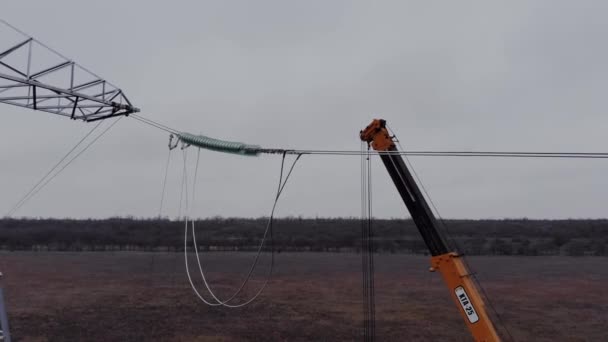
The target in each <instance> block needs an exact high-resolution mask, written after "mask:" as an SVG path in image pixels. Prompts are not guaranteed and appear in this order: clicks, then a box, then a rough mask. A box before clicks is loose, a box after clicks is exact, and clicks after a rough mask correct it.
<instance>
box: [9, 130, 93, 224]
mask: <svg viewBox="0 0 608 342" xmlns="http://www.w3.org/2000/svg"><path fill="white" fill-rule="evenodd" d="M102 123H103V121H100V122H99V123H98V124H96V125H95V126H94V127H93V128H92V129H91V130H90V131H89V132H88V133H87V134H85V135H84V136H83V137H82V138H81V139H80V140H79V141H78V142H77V143H76V145H74V147H72V148H71V149H70V150H69V151H68V152H67V153H66V154H65V155H64V156H63V157H62V158H61V159H59V161H58V162H57V163H56V164H55V165H53V167H51V169H50V170H49V171H48V172H47V173H46V174H45V175H44V176H42V178H40V180H39V181H38V182H37V183H36V184H34V186H32V188H31V189H30V190H29V191H28V192H27V193H26V194H25V195H23V197H21V199H19V201H18V202H17V203H16V204H15V205H14V206H13V207H12V208H11V210H9V211H8V213H7V214H6V216H7V217H10V216H11V215H12V214H13V213H14V212H15V211H16V210H17V209H18V208H20V207H21V204H22V203H23V202H24V201H25V200H26V199H27V198H28V197H29V196H30V194H31V193H32V192H34V190H36V188H38V186H39V185H40V184H42V182H44V180H45V179H46V178H47V177H48V176H50V174H51V173H53V171H55V169H57V168H58V167H59V165H61V163H63V161H64V160H66V159H67V158H68V157H69V156H70V154H72V152H74V150H76V149H77V148H78V146H80V144H82V142H83V141H85V140H86V139H87V138H88V137H89V136H90V135H91V134H92V133H93V132H94V131H95V130H96V129H97V128H98V127H99V126H100V125H101V124H102Z"/></svg>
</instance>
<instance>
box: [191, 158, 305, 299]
mask: <svg viewBox="0 0 608 342" xmlns="http://www.w3.org/2000/svg"><path fill="white" fill-rule="evenodd" d="M198 156H200V149H199V154H198ZM198 156H197V163H196V169H195V176H194V181H193V182H194V183H193V184H194V186H196V178H197V173H198V164H199V158H198ZM285 157H286V154H283V158H282V159H281V171H280V176H279V185H278V188H277V193H276V196H275V200H274V203H273V206H272V210H271V212H270V216H269V219H268V223H267V225H266V229H265V231H264V235H263V237H262V241H261V242H260V245H259V246H258V250H257V253H256V256H255V258H254V260H253V262H252V264H251V267H250V269H249V272H248V273H247V276H246V277H245V280H244V281H243V282H242V283H241V285H240V286H239V288H238V289H237V290H236V291H235V292H234V294H233V295H232V296H230V297H229V298H228V299H226V300H221V299H219V298H218V296H217V295H216V294H215V293H214V291H213V290H212V289H211V286H210V284H209V282H208V280H207V277H206V275H205V271H204V269H203V265H202V263H201V260H200V256H199V253H198V244H197V243H196V241H197V239H196V228H195V222H194V221H193V220H192V221H191V224H192V242H193V249H194V251H195V255H196V260H197V264H198V268H199V273H200V275H201V278H202V279H203V283H204V285H205V288H206V289H207V291H208V293H209V294H210V295H211V297H212V298H213V299H214V300H215V302H214V303H211V302H209V301H207V300H205V299H204V298H203V297H202V296H201V295H200V293H199V292H198V290H197V289H196V287H195V286H194V283H193V281H192V277H191V276H190V271H189V266H188V257H187V253H188V252H187V234H188V216H186V220H185V222H186V225H185V229H184V256H185V263H186V273H187V275H188V280H189V282H190V285H191V287H192V289H193V290H194V292H195V293H196V295H197V296H198V297H199V298H200V299H201V300H202V301H203V302H204V303H205V304H207V305H211V306H219V305H221V306H225V307H229V308H239V307H243V306H246V305H248V304H250V303H251V302H253V301H254V300H255V299H257V298H258V297H259V296H260V295H261V294H262V292H263V291H264V289H265V288H266V286H267V285H268V283H269V282H270V279H271V277H272V273H273V270H274V242H273V222H274V212H275V209H276V206H277V204H278V201H279V198H280V196H281V194H282V192H283V190H284V189H285V186H286V184H287V181H288V180H289V177H290V176H291V173H292V171H293V169H294V167H295V165H296V163H297V162H298V160H299V159H300V158H301V155H298V156H297V157H296V159H295V160H294V161H293V163H292V165H291V167H290V169H289V172H288V173H287V176H286V177H285V180H284V181H283V171H284V166H285ZM192 196H193V200H192V203H193V204H194V197H195V189H193V194H192ZM269 235H270V240H271V241H270V246H271V263H270V269H269V271H268V275H267V277H266V280H265V281H264V283H263V284H262V286H261V287H260V288H259V290H258V291H257V292H256V293H255V294H254V295H253V296H252V297H251V298H249V299H248V300H247V301H245V302H243V303H239V304H229V302H231V301H233V300H234V299H235V298H236V297H237V296H238V295H239V294H240V293H241V292H242V290H243V289H244V288H245V286H246V285H247V283H248V282H249V280H250V279H251V277H252V275H253V272H254V270H255V268H256V267H257V264H258V261H259V258H260V256H261V253H262V250H263V247H264V245H265V242H266V239H267V237H268V236H269Z"/></svg>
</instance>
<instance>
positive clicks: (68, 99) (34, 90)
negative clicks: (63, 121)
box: [0, 19, 139, 122]
mask: <svg viewBox="0 0 608 342" xmlns="http://www.w3.org/2000/svg"><path fill="white" fill-rule="evenodd" d="M0 24H4V26H2V25H0V103H6V104H10V105H14V106H19V107H24V108H29V109H33V110H40V111H44V112H48V113H53V114H58V115H62V116H67V117H69V118H71V119H74V120H83V121H87V122H90V121H96V120H103V119H106V118H110V117H115V116H120V115H129V114H131V113H137V112H139V109H138V108H136V107H134V106H133V105H132V104H131V101H129V99H128V98H127V96H126V95H125V93H124V92H123V91H122V90H121V89H120V88H118V87H116V86H114V85H112V84H111V83H109V82H107V81H106V80H104V79H102V78H101V77H99V76H97V75H95V74H94V73H92V72H91V71H89V70H87V69H86V68H84V67H82V66H80V65H78V64H77V63H75V62H74V61H72V60H70V59H68V58H66V57H64V56H63V55H61V54H60V53H58V52H57V51H55V50H53V49H51V48H50V47H48V46H46V45H45V44H43V43H41V42H40V41H38V40H36V39H34V38H32V37H30V36H29V35H27V34H25V33H23V32H22V31H20V30H18V29H17V28H15V27H13V26H11V25H10V24H9V23H7V22H6V21H4V20H2V19H0ZM4 29H6V30H4Z"/></svg>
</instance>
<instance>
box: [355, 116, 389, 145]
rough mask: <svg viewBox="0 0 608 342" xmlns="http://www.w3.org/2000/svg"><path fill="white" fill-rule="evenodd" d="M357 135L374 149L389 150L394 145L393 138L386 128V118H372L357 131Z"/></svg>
mask: <svg viewBox="0 0 608 342" xmlns="http://www.w3.org/2000/svg"><path fill="white" fill-rule="evenodd" d="M359 137H360V138H361V140H363V141H365V142H367V143H368V144H369V145H371V146H372V148H373V149H374V150H376V151H389V150H391V149H392V148H394V147H395V143H394V142H393V138H392V137H391V135H390V134H389V133H388V129H386V120H383V119H374V120H373V121H372V123H370V124H369V125H368V126H367V127H365V129H364V130H362V131H361V132H360V133H359Z"/></svg>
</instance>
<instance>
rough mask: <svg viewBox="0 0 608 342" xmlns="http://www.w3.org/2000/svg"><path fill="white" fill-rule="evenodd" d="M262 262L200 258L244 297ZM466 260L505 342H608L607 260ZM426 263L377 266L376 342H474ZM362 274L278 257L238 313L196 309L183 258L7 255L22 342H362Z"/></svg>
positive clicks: (312, 258) (3, 260)
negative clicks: (267, 279)
mask: <svg viewBox="0 0 608 342" xmlns="http://www.w3.org/2000/svg"><path fill="white" fill-rule="evenodd" d="M252 257H253V255H252V254H249V253H208V254H204V255H202V261H203V266H204V267H206V268H208V269H209V272H210V273H209V278H210V281H211V283H212V286H213V288H214V290H217V291H218V293H219V294H220V295H221V296H222V297H226V296H228V295H229V294H230V293H231V291H234V288H235V287H236V286H237V284H238V283H239V282H240V281H241V279H243V276H244V274H245V273H246V271H247V269H248V267H249V263H250V262H251V260H252ZM468 260H469V262H470V264H471V266H472V268H473V269H474V271H476V272H477V275H478V277H479V278H480V280H481V282H482V285H484V288H485V290H486V292H487V294H488V296H489V297H490V299H491V301H492V304H493V306H494V308H495V309H496V311H497V312H498V313H499V315H500V317H501V320H502V323H503V324H497V325H498V326H499V329H500V331H501V333H502V334H503V335H504V337H505V341H509V336H508V335H507V333H506V332H505V329H504V327H506V328H507V329H508V331H509V333H510V334H511V335H512V337H513V340H515V341H608V286H606V285H607V284H608V258H600V257H581V258H573V257H470V258H468ZM190 262H191V266H192V268H191V271H192V274H193V275H195V276H196V277H195V282H196V284H197V285H198V286H199V288H200V289H201V293H204V292H203V291H202V290H203V287H202V286H203V285H202V282H201V280H200V276H199V275H198V268H197V266H196V261H195V260H194V259H190ZM261 263H262V267H261V268H260V269H259V271H256V273H255V277H254V279H255V281H253V282H252V283H250V285H249V286H248V287H247V288H246V291H245V295H244V296H243V297H241V299H242V298H245V297H247V296H248V295H251V294H253V293H255V292H256V290H257V288H258V286H260V284H261V281H262V280H263V279H264V274H265V272H266V271H267V270H268V267H267V266H268V264H269V258H268V256H264V258H263V260H261ZM427 265H428V258H427V257H423V256H409V255H378V256H376V310H377V314H376V315H377V340H378V341H471V337H470V336H469V334H468V332H467V331H466V328H465V326H464V323H462V322H461V318H460V315H459V314H458V313H457V311H456V307H455V306H454V305H453V304H452V302H451V300H450V298H449V296H448V291H447V289H446V288H444V286H443V284H442V282H441V280H440V278H439V277H440V276H439V274H433V273H430V272H428V271H427ZM360 267H361V259H360V256H359V255H356V254H331V253H281V254H277V255H276V268H275V271H276V272H275V276H274V277H273V279H272V281H271V283H270V285H269V287H268V288H267V289H266V290H265V291H264V292H263V294H262V296H261V297H260V298H259V299H258V300H257V301H255V302H253V303H252V304H251V305H249V306H247V307H244V308H240V309H228V308H218V307H208V306H206V305H204V304H203V303H201V302H200V301H199V300H198V298H197V297H196V296H195V294H194V292H193V291H192V289H191V288H190V285H189V283H188V280H187V278H186V273H185V269H184V259H183V254H179V253H176V254H172V253H22V252H19V253H17V252H13V253H9V252H4V253H0V270H1V271H2V272H3V273H4V274H5V277H4V289H5V296H6V299H7V302H8V311H9V318H10V323H11V332H12V335H13V339H14V340H15V341H360V340H362V323H361V319H362V313H361V308H362V303H361V274H360ZM207 297H208V296H207Z"/></svg>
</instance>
